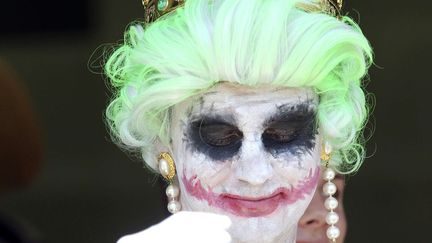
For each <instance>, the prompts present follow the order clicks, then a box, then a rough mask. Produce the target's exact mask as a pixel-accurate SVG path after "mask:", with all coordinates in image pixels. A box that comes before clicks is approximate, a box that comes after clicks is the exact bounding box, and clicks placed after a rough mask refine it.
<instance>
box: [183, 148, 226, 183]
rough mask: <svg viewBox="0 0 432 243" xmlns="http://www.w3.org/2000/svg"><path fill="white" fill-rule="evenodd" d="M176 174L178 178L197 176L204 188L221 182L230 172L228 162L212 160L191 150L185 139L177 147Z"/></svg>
mask: <svg viewBox="0 0 432 243" xmlns="http://www.w3.org/2000/svg"><path fill="white" fill-rule="evenodd" d="M176 151H178V153H177V158H178V162H179V163H178V166H177V170H178V174H179V179H180V178H183V176H184V177H185V179H190V178H195V177H196V178H197V179H199V180H200V182H201V185H202V186H203V187H204V188H212V187H214V186H215V185H217V184H220V183H221V182H223V181H224V180H225V179H226V178H227V177H229V174H230V163H229V162H222V161H213V160H212V159H210V158H209V157H208V156H206V155H204V154H202V153H199V152H197V151H192V150H191V149H190V148H189V147H188V143H187V141H184V140H183V142H182V145H181V146H179V147H178V150H176Z"/></svg>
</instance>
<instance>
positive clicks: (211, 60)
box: [105, 0, 372, 243]
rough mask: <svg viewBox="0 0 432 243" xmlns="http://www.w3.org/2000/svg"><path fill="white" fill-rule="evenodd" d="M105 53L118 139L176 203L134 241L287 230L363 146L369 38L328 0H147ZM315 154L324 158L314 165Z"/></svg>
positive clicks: (264, 238)
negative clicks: (140, 15) (140, 18)
mask: <svg viewBox="0 0 432 243" xmlns="http://www.w3.org/2000/svg"><path fill="white" fill-rule="evenodd" d="M143 4H144V7H145V11H146V14H145V17H146V19H145V22H144V23H134V24H132V25H131V26H130V27H129V28H128V30H127V31H126V35H125V42H124V44H122V45H120V46H119V47H117V49H116V50H115V51H114V52H113V53H112V54H111V55H110V57H109V58H108V59H107V62H106V65H105V72H106V74H107V76H108V77H109V79H110V81H111V84H112V86H113V87H114V92H115V94H114V98H113V100H112V102H111V103H110V104H109V106H108V108H107V112H106V118H107V122H108V125H109V127H110V129H111V133H112V137H113V139H114V141H115V142H117V143H118V144H119V146H121V147H122V148H123V149H126V150H127V151H130V152H136V153H139V154H140V155H141V157H142V159H143V161H144V162H145V165H146V166H147V167H148V168H150V169H151V170H153V171H155V172H156V173H160V174H161V175H162V176H163V177H164V178H165V179H166V181H167V182H168V187H167V190H166V193H167V196H168V198H169V203H168V206H167V207H168V210H169V211H170V212H171V213H173V214H174V215H172V216H170V217H168V218H167V219H166V220H164V221H163V222H161V223H160V224H157V225H155V226H153V227H150V228H149V229H146V230H144V231H142V232H140V233H137V234H134V235H130V236H126V237H123V238H121V239H120V240H119V242H121V243H128V242H264V243H265V242H295V240H296V234H297V224H298V222H299V220H300V218H301V216H302V215H303V213H304V212H305V210H306V208H307V207H308V205H309V203H310V201H311V199H312V197H313V195H314V192H315V189H316V187H317V184H318V182H319V180H323V179H324V180H325V181H326V183H324V185H323V188H322V189H319V190H323V192H324V193H325V195H326V196H327V199H326V200H325V203H324V204H325V207H326V209H327V210H328V214H327V215H326V222H327V223H328V224H329V227H328V229H327V232H326V234H327V236H328V238H329V239H330V240H331V241H336V239H337V238H338V237H339V236H340V230H339V229H338V228H337V227H336V226H335V224H336V223H337V222H338V220H339V216H338V214H337V213H336V212H335V209H336V208H337V206H338V201H337V199H336V198H335V197H333V195H334V194H335V193H336V191H337V188H336V186H335V184H334V183H333V182H332V180H333V179H334V178H335V176H336V172H339V173H352V172H355V171H356V170H357V169H358V168H359V166H360V165H361V163H362V161H363V159H364V155H365V152H364V147H363V139H362V129H363V127H364V125H365V122H366V120H367V116H368V108H367V104H366V99H365V91H364V90H363V89H362V78H363V77H364V76H365V75H366V74H367V69H368V67H369V66H370V64H371V63H372V50H371V47H370V44H369V42H368V40H367V39H366V38H365V37H364V35H363V34H362V32H361V30H360V28H359V26H358V25H357V24H356V23H355V22H354V21H353V20H352V19H350V18H349V17H347V16H343V15H342V14H341V2H339V1H337V2H333V1H330V0H319V1H318V0H317V1H309V0H302V1H300V0H187V1H179V0H178V1H176V0H168V1H167V0H159V1H156V0H152V1H150V0H144V1H143ZM321 166H323V167H324V170H323V172H322V173H321V172H320V171H321Z"/></svg>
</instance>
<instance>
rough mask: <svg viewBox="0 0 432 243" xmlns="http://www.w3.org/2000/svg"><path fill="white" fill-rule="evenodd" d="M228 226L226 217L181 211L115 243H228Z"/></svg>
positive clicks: (229, 221) (228, 219)
mask: <svg viewBox="0 0 432 243" xmlns="http://www.w3.org/2000/svg"><path fill="white" fill-rule="evenodd" d="M230 225H231V220H230V218H229V217H228V216H224V215H218V214H213V213H203V212H186V211H183V212H178V213H176V214H173V215H171V216H170V217H168V218H167V219H165V220H164V221H162V222H160V223H159V224H156V225H153V226H152V227H150V228H148V229H145V230H143V231H141V232H138V233H136V234H131V235H126V236H123V237H122V238H120V240H118V241H117V243H153V242H154V243H173V242H185V243H203V242H206V243H229V242H231V236H230V235H229V233H228V231H227V229H228V228H229V227H230Z"/></svg>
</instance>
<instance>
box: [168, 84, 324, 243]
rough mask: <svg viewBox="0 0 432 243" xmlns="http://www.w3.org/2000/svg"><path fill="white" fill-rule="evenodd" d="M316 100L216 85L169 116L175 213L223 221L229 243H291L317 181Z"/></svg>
mask: <svg viewBox="0 0 432 243" xmlns="http://www.w3.org/2000/svg"><path fill="white" fill-rule="evenodd" d="M317 103H318V98H317V95H316V94H315V93H314V92H313V91H312V90H311V89H306V88H280V87H279V88H274V87H268V86H267V87H255V88H252V87H246V86H240V85H233V84H228V83H221V84H219V85H217V86H215V87H214V88H213V89H211V90H210V91H209V92H207V93H206V94H204V95H203V96H202V97H201V98H200V99H196V98H194V99H189V100H187V101H185V102H183V103H181V104H179V105H177V106H175V107H174V109H173V114H172V131H171V132H172V137H173V140H172V143H173V144H172V149H173V155H174V158H175V161H176V167H177V175H178V179H179V183H180V188H181V192H182V193H181V198H180V201H181V203H182V206H183V209H184V210H188V211H204V212H213V213H218V214H225V215H228V216H229V217H230V218H231V220H232V222H233V223H232V226H231V228H230V229H229V232H230V234H231V236H232V237H233V239H234V241H236V242H294V241H295V235H296V231H297V222H298V221H299V219H300V217H301V216H302V214H303V212H304V211H305V209H306V207H307V206H308V204H309V202H310V200H311V199H312V196H313V194H314V191H315V188H316V185H317V183H318V179H319V172H320V168H319V161H320V158H319V154H320V138H319V135H318V133H317V129H316V122H315V111H316V106H317Z"/></svg>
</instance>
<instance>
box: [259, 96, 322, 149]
mask: <svg viewBox="0 0 432 243" xmlns="http://www.w3.org/2000/svg"><path fill="white" fill-rule="evenodd" d="M277 110H278V112H277V114H275V115H274V116H272V117H271V118H270V119H268V120H267V121H266V123H265V126H264V131H263V133H262V135H261V136H262V142H263V144H264V147H265V148H266V150H267V151H268V152H270V153H271V154H272V155H273V156H277V155H279V154H281V153H286V152H289V153H291V154H293V155H296V156H298V155H301V154H303V153H305V152H311V151H312V149H313V148H314V147H315V136H316V134H317V125H316V112H315V110H314V109H312V108H311V106H310V102H305V103H301V104H298V105H295V106H280V107H278V109H277Z"/></svg>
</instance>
